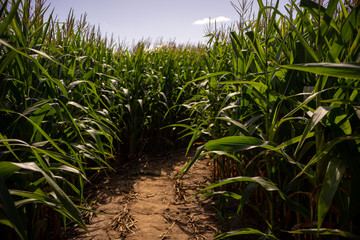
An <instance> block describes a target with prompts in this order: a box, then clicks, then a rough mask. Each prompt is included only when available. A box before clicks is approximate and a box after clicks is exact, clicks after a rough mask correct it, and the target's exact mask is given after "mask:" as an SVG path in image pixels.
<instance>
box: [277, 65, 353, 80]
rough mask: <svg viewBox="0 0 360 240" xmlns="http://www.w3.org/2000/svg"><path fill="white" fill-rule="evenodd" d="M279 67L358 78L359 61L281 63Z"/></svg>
mask: <svg viewBox="0 0 360 240" xmlns="http://www.w3.org/2000/svg"><path fill="white" fill-rule="evenodd" d="M280 67H283V68H286V69H293V70H298V71H304V72H309V73H315V74H320V75H325V76H333V77H339V78H351V79H360V64H359V63H305V64H294V65H281V66H280Z"/></svg>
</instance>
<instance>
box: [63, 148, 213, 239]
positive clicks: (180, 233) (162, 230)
mask: <svg viewBox="0 0 360 240" xmlns="http://www.w3.org/2000/svg"><path fill="white" fill-rule="evenodd" d="M184 155H185V150H178V151H172V152H168V153H166V154H163V155H161V156H160V155H159V156H155V155H148V156H143V157H141V158H140V159H138V160H136V161H135V162H132V163H130V164H128V165H127V166H125V167H124V169H123V170H118V171H117V173H115V174H111V175H110V176H108V177H105V178H103V179H101V180H100V181H99V182H98V183H96V184H94V183H92V184H91V185H88V190H87V202H89V203H90V202H91V203H92V205H91V206H90V207H91V209H92V210H94V211H96V212H97V213H99V214H93V213H90V214H88V215H87V216H86V217H85V219H86V221H87V226H88V230H89V232H88V233H86V232H85V231H83V230H81V229H75V230H72V233H71V236H68V237H67V239H84V240H88V239H94V240H96V239H107V240H108V239H129V240H137V239H150V240H151V239H181V240H183V239H213V238H214V237H215V236H216V234H217V232H218V230H217V227H216V226H217V223H216V220H215V215H216V211H215V210H214V202H213V201H212V200H211V199H210V198H199V197H193V198H191V199H189V198H190V197H191V196H192V195H193V194H195V193H196V192H197V191H199V190H200V189H202V188H204V187H206V186H208V185H209V184H210V183H211V164H210V161H209V159H203V160H199V161H197V162H196V164H195V165H194V166H193V167H192V168H191V169H190V170H189V172H188V173H187V174H186V175H185V176H184V177H183V178H182V179H181V180H179V179H176V178H175V176H176V175H177V174H178V173H179V172H180V171H181V169H182V168H183V167H184V166H185V164H186V163H187V162H188V161H189V160H190V159H191V157H185V156H184Z"/></svg>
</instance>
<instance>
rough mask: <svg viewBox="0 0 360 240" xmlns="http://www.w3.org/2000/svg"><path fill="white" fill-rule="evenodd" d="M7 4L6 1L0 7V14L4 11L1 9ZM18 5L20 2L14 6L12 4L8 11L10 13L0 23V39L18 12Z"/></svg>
mask: <svg viewBox="0 0 360 240" xmlns="http://www.w3.org/2000/svg"><path fill="white" fill-rule="evenodd" d="M7 2H8V1H6V2H5V3H4V5H3V6H2V12H3V11H4V9H3V8H4V7H5V6H6V5H7ZM20 3H21V1H20V0H18V1H17V2H16V3H15V4H13V5H12V8H11V10H10V13H9V14H8V15H7V17H6V18H5V19H4V20H3V21H2V22H1V24H0V38H1V37H2V35H3V33H4V31H5V30H6V29H8V27H9V25H10V23H11V21H12V20H13V18H14V16H15V14H16V13H17V11H18V8H19V4H20ZM0 16H2V15H0Z"/></svg>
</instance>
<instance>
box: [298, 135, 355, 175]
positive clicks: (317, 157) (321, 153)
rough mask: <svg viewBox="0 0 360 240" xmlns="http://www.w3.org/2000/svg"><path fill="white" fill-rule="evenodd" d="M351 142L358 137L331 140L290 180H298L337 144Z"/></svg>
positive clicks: (350, 136) (349, 136)
mask: <svg viewBox="0 0 360 240" xmlns="http://www.w3.org/2000/svg"><path fill="white" fill-rule="evenodd" d="M352 140H360V136H356V135H355V136H354V135H348V136H342V137H337V138H334V139H332V140H331V141H330V142H327V143H326V144H325V145H324V146H323V147H322V148H321V149H319V151H318V152H317V153H316V154H315V155H314V156H313V157H312V158H311V159H310V161H309V162H308V163H307V164H306V165H305V166H304V168H303V169H302V170H301V172H300V173H299V174H298V175H297V176H296V177H295V178H294V179H293V180H292V181H294V180H295V179H297V178H299V177H300V176H301V175H302V174H303V173H304V172H305V171H306V170H307V169H308V168H309V167H311V166H312V165H314V164H315V163H317V162H318V161H319V160H320V159H322V158H323V157H324V156H326V154H328V153H329V152H330V151H331V149H332V148H333V147H334V146H335V145H336V144H338V143H341V142H343V141H352Z"/></svg>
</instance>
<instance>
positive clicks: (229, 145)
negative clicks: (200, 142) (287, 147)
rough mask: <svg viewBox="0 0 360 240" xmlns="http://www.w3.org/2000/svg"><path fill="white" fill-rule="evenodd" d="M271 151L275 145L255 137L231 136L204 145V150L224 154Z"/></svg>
mask: <svg viewBox="0 0 360 240" xmlns="http://www.w3.org/2000/svg"><path fill="white" fill-rule="evenodd" d="M257 147H260V148H265V149H273V148H274V147H275V144H273V143H270V142H268V141H263V140H261V139H259V138H256V137H248V136H232V137H224V138H220V139H217V140H210V141H209V142H207V143H206V145H205V150H210V151H214V150H216V151H224V152H239V151H245V150H250V149H253V148H257Z"/></svg>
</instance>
